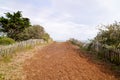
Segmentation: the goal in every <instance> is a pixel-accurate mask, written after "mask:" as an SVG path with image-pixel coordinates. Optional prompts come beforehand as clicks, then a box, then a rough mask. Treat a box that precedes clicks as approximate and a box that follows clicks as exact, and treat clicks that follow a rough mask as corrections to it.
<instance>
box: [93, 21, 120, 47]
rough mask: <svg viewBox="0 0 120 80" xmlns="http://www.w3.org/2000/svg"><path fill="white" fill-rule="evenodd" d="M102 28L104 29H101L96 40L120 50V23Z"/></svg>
mask: <svg viewBox="0 0 120 80" xmlns="http://www.w3.org/2000/svg"><path fill="white" fill-rule="evenodd" d="M102 27H103V28H104V29H100V32H99V33H98V35H97V36H96V37H95V39H94V40H95V41H98V42H99V43H101V44H106V45H108V46H112V47H114V48H120V23H118V22H115V23H113V24H110V25H107V26H102Z"/></svg>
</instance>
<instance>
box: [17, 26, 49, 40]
mask: <svg viewBox="0 0 120 80" xmlns="http://www.w3.org/2000/svg"><path fill="white" fill-rule="evenodd" d="M18 36H19V40H28V39H44V40H48V39H49V38H50V37H49V34H48V33H46V32H45V30H44V28H43V27H42V26H40V25H33V26H31V27H28V28H26V29H25V30H24V31H23V32H21V33H20V34H19V35H18Z"/></svg>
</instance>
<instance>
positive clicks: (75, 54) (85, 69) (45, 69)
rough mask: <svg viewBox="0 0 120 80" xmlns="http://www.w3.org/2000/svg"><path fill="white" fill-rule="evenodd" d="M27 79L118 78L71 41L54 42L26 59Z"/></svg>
mask: <svg viewBox="0 0 120 80" xmlns="http://www.w3.org/2000/svg"><path fill="white" fill-rule="evenodd" d="M23 71H24V74H25V78H24V79H25V80H118V79H116V78H115V76H114V75H113V73H112V72H111V71H109V70H107V69H103V67H102V65H97V64H95V63H94V62H92V61H89V58H88V57H87V56H86V57H85V56H84V55H83V53H82V52H80V51H79V49H78V47H76V46H73V45H72V44H70V43H67V42H65V43H52V44H50V45H49V46H46V47H44V48H43V49H41V50H37V53H36V54H35V55H34V56H33V57H31V58H30V59H28V60H26V61H25V62H24V65H23Z"/></svg>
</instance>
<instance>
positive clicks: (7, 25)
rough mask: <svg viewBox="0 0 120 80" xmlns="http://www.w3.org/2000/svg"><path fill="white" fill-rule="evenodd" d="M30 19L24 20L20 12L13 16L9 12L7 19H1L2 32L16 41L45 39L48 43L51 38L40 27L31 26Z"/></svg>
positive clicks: (0, 29)
mask: <svg viewBox="0 0 120 80" xmlns="http://www.w3.org/2000/svg"><path fill="white" fill-rule="evenodd" d="M30 24H31V23H30V21H29V18H24V17H23V16H22V14H21V12H20V11H18V12H14V13H13V14H11V13H9V12H7V13H5V17H3V16H2V17H0V32H2V33H4V34H5V36H7V37H9V38H12V39H14V40H15V41H23V40H28V39H44V40H45V41H48V40H49V39H50V36H49V34H48V33H46V32H45V30H44V28H43V27H42V26H40V25H33V26H32V25H30Z"/></svg>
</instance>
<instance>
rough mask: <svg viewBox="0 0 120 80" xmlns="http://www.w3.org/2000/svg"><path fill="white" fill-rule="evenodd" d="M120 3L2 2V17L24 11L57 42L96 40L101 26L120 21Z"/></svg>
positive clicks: (109, 0)
mask: <svg viewBox="0 0 120 80" xmlns="http://www.w3.org/2000/svg"><path fill="white" fill-rule="evenodd" d="M119 4H120V0H0V16H2V15H3V13H6V12H16V11H18V10H19V11H22V14H23V16H24V17H28V18H30V20H31V23H32V24H39V25H41V26H43V27H44V28H45V30H46V32H48V33H49V34H50V35H51V37H52V38H53V39H54V40H68V39H69V38H76V39H79V40H88V39H92V38H94V37H95V36H96V34H97V32H98V30H97V26H98V25H100V24H109V23H113V22H114V21H118V22H119V21H120V5H119Z"/></svg>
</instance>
